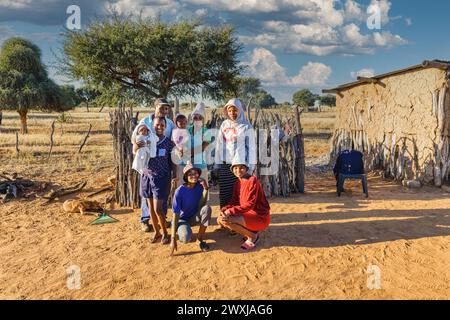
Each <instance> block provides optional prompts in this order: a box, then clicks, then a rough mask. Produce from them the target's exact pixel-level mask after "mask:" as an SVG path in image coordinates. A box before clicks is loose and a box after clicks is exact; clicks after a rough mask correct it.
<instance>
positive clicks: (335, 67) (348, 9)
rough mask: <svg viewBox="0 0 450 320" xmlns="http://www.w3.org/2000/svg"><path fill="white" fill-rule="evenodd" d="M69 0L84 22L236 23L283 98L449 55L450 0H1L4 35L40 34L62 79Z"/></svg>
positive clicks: (249, 62) (256, 67) (256, 71)
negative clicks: (373, 18)
mask: <svg viewBox="0 0 450 320" xmlns="http://www.w3.org/2000/svg"><path fill="white" fill-rule="evenodd" d="M70 4H76V5H79V7H80V9H81V19H82V23H83V27H85V26H86V24H87V23H88V22H89V21H92V20H95V19H98V18H99V17H101V16H102V15H104V14H105V12H106V8H107V6H111V5H112V6H114V7H115V8H116V10H118V11H119V12H124V13H126V12H134V13H138V12H139V11H142V13H143V14H144V15H148V16H151V15H155V14H161V16H162V18H163V19H165V20H181V19H186V18H201V19H202V20H203V21H204V22H205V23H206V24H210V25H217V24H221V23H230V24H233V25H235V26H236V28H237V35H238V36H239V38H240V40H241V42H242V43H243V44H244V52H243V54H242V57H241V61H242V63H243V64H244V65H246V66H247V73H248V75H251V76H255V77H258V78H260V79H261V80H262V82H263V86H264V88H265V89H266V90H267V91H269V92H270V93H272V95H274V96H275V98H276V99H277V101H278V102H283V101H290V100H291V97H292V94H293V93H294V92H295V91H297V90H299V89H302V88H309V89H311V90H313V91H315V92H320V90H321V89H323V88H330V87H333V86H336V85H339V84H342V83H345V82H349V81H352V80H354V79H355V78H356V76H357V75H358V74H361V75H369V76H370V75H372V74H380V73H384V72H388V71H391V70H395V69H400V68H403V67H407V66H411V65H415V64H418V63H420V62H422V61H423V60H425V59H435V58H437V59H443V60H450V36H449V35H450V21H449V20H448V17H447V15H448V12H450V1H447V0H430V1H424V0H414V1H407V0H391V1H389V0H335V1H333V0H234V1H228V0H111V1H107V0H98V1H92V0H82V1H70V0H0V43H1V42H2V41H4V40H5V39H7V38H8V37H11V36H14V35H19V36H23V37H26V38H29V39H30V40H32V41H34V42H35V43H36V44H38V45H39V46H40V47H41V49H42V51H43V58H44V62H45V63H46V64H47V66H48V69H49V72H50V75H51V76H52V77H53V78H55V80H57V81H58V82H63V81H64V78H63V77H62V76H60V75H58V74H56V72H55V70H54V68H53V65H54V63H55V58H54V53H53V52H59V51H60V48H61V43H62V37H61V35H60V32H61V31H62V30H63V28H64V25H65V21H66V19H67V17H68V15H67V14H66V8H67V7H68V6H69V5H70ZM370 5H372V6H373V5H375V6H376V7H375V8H378V9H379V13H380V17H381V29H375V30H370V29H369V28H368V27H367V23H366V22H367V18H368V16H369V15H368V14H367V8H368V7H369V6H370Z"/></svg>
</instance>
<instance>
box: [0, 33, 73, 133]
mask: <svg viewBox="0 0 450 320" xmlns="http://www.w3.org/2000/svg"><path fill="white" fill-rule="evenodd" d="M0 105H2V108H3V109H10V110H16V111H17V112H18V113H19V115H20V122H21V132H22V133H23V134H25V133H27V132H28V128H27V114H28V111H29V110H31V109H36V110H48V111H63V110H65V109H68V108H70V105H69V104H67V103H66V102H65V101H64V94H63V91H62V90H61V88H60V87H59V86H58V85H57V84H55V83H54V82H53V81H52V80H50V79H49V78H48V75H47V71H46V70H45V67H44V65H43V64H42V62H41V51H40V49H39V48H38V47H37V46H36V45H34V44H33V43H31V42H30V41H28V40H25V39H21V38H11V39H9V40H7V41H5V42H4V44H3V46H2V48H1V51H0Z"/></svg>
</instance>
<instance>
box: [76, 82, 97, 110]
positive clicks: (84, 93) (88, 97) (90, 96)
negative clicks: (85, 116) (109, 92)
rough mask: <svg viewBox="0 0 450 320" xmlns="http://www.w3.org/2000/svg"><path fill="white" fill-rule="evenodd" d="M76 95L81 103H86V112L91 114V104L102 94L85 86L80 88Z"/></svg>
mask: <svg viewBox="0 0 450 320" xmlns="http://www.w3.org/2000/svg"><path fill="white" fill-rule="evenodd" d="M76 93H77V95H78V97H79V99H80V100H81V101H83V102H84V103H86V110H87V112H89V103H90V102H92V101H93V100H95V98H97V97H98V96H99V95H100V94H99V92H98V90H95V89H92V88H89V87H88V86H84V87H81V88H78V89H77V90H76Z"/></svg>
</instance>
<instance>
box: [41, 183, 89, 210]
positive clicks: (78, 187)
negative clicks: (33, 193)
mask: <svg viewBox="0 0 450 320" xmlns="http://www.w3.org/2000/svg"><path fill="white" fill-rule="evenodd" d="M86 184H87V182H86V181H81V182H79V183H77V184H75V185H73V186H70V187H67V188H60V189H57V190H53V191H51V192H50V193H49V194H47V195H45V196H42V197H41V198H43V199H46V200H47V201H45V202H44V203H42V204H41V205H46V204H49V203H50V202H52V201H53V200H55V199H57V198H60V197H63V196H67V195H69V194H72V193H75V192H78V191H81V190H82V189H83V188H84V187H85V186H86Z"/></svg>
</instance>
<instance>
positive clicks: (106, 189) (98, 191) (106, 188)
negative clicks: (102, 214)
mask: <svg viewBox="0 0 450 320" xmlns="http://www.w3.org/2000/svg"><path fill="white" fill-rule="evenodd" d="M112 190H114V189H113V187H111V186H107V187H103V188H101V189H100V190H97V191H94V192H91V193H89V194H88V195H87V196H86V198H90V197H93V196H95V195H97V194H99V193H102V192H105V191H112Z"/></svg>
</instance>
